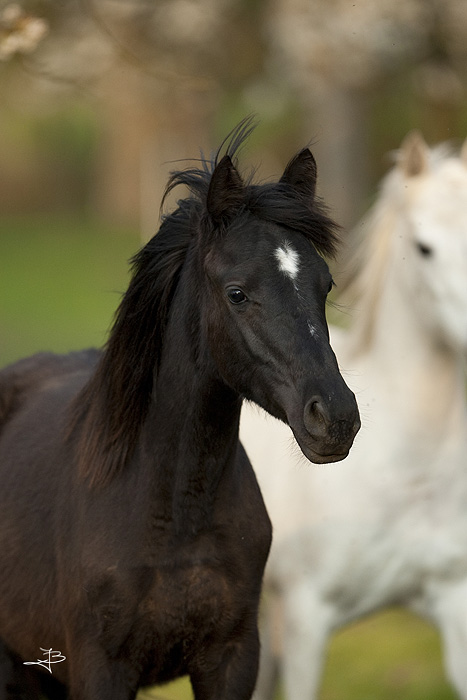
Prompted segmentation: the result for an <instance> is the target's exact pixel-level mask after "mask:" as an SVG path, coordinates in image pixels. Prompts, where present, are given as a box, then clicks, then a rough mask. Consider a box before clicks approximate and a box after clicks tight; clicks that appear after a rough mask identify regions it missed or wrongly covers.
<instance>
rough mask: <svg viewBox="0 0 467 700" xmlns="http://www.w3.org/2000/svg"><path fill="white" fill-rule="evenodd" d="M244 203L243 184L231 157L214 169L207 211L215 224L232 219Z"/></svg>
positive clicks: (223, 160) (226, 156) (222, 160)
mask: <svg viewBox="0 0 467 700" xmlns="http://www.w3.org/2000/svg"><path fill="white" fill-rule="evenodd" d="M242 203H243V182H242V178H241V177H240V175H239V174H238V170H237V169H236V168H235V166H234V164H233V163H232V159H231V158H230V156H228V155H225V156H224V157H223V158H222V159H221V160H220V161H219V163H218V164H217V165H216V167H215V168H214V172H213V174H212V176H211V182H210V183H209V189H208V196H207V202H206V206H207V210H208V213H209V216H210V217H211V220H212V222H213V223H214V224H219V223H220V222H221V221H222V220H225V219H229V218H231V217H232V216H233V215H234V214H235V212H236V211H237V210H238V209H239V208H240V207H241V205H242Z"/></svg>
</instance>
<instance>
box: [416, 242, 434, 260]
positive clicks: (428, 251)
mask: <svg viewBox="0 0 467 700" xmlns="http://www.w3.org/2000/svg"><path fill="white" fill-rule="evenodd" d="M416 245H417V250H418V252H419V253H421V254H422V255H423V256H424V257H425V258H429V257H430V255H433V248H431V247H430V246H429V245H426V244H425V243H420V241H417V243H416Z"/></svg>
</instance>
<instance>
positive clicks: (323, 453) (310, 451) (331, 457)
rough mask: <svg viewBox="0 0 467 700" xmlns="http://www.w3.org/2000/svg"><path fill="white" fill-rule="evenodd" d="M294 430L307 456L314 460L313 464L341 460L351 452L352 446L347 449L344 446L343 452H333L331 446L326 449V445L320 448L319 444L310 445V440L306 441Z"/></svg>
mask: <svg viewBox="0 0 467 700" xmlns="http://www.w3.org/2000/svg"><path fill="white" fill-rule="evenodd" d="M292 432H293V434H294V437H295V440H296V442H297V445H298V446H299V447H300V449H301V451H302V452H303V454H304V455H305V457H306V458H307V459H308V460H309V461H310V462H313V464H331V463H332V462H341V461H342V460H343V459H345V458H346V457H347V456H348V454H349V452H350V447H348V448H347V449H345V448H344V450H342V452H340V451H339V452H332V451H331V450H330V449H329V447H328V448H327V449H326V447H324V446H323V448H319V447H318V446H317V445H313V446H312V445H310V441H309V440H306V441H304V440H302V439H300V437H299V436H298V435H297V434H296V433H295V431H294V430H293V429H292Z"/></svg>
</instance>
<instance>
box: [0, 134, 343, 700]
mask: <svg viewBox="0 0 467 700" xmlns="http://www.w3.org/2000/svg"><path fill="white" fill-rule="evenodd" d="M248 129H249V126H248V124H246V125H243V127H241V128H240V129H238V130H237V131H236V132H235V133H234V136H233V138H232V141H231V142H230V145H228V146H227V150H228V151H229V152H228V153H227V154H226V155H224V157H223V158H216V159H215V161H214V163H213V164H208V163H207V162H206V161H203V162H202V166H201V168H200V169H197V170H190V171H187V172H185V173H176V174H175V175H174V176H173V177H172V180H171V182H170V184H169V189H170V188H171V187H174V186H175V185H178V184H185V185H188V186H189V188H190V190H191V196H190V197H189V198H188V199H185V200H182V201H180V202H179V204H178V208H177V209H176V211H175V212H174V213H173V214H171V215H170V216H168V217H167V218H166V219H165V220H164V222H163V224H162V226H161V229H160V231H159V233H158V234H157V235H156V236H155V237H154V239H153V240H152V241H150V242H149V243H148V244H147V246H145V247H144V248H143V250H142V251H141V252H140V253H139V254H138V255H137V256H136V257H135V259H134V261H133V266H134V273H133V277H132V280H131V283H130V286H129V289H128V291H127V293H126V294H125V296H124V298H123V300H122V303H121V305H120V308H119V310H118V313H117V317H116V320H115V325H114V328H113V330H112V332H111V335H110V338H109V341H108V343H107V346H106V348H105V349H104V351H103V352H102V353H98V352H97V351H85V352H81V353H72V354H71V355H69V356H66V357H60V356H56V355H50V354H43V355H38V356H35V357H33V358H29V359H27V360H22V361H20V362H18V363H17V364H16V365H13V366H11V367H9V368H6V369H5V370H3V371H2V372H0V483H1V486H0V562H1V566H0V700H7V699H8V700H12V699H13V698H16V699H17V700H19V699H20V698H24V699H27V700H38V698H39V687H40V686H42V690H43V692H45V693H46V694H47V695H48V696H49V697H50V698H56V699H58V698H64V697H66V693H67V692H69V694H70V695H69V697H70V698H72V700H97V699H99V700H133V699H134V698H135V696H136V693H137V690H138V688H139V687H141V686H144V685H148V684H153V683H162V682H164V681H167V680H170V679H173V678H176V677H178V676H180V675H183V674H189V675H190V679H191V682H192V686H193V690H194V694H195V697H196V699H197V700H221V699H222V700H248V698H249V697H250V696H251V693H252V691H253V687H254V683H255V678H256V672H257V664H258V650H259V642H258V634H257V620H256V618H257V610H258V601H259V596H260V587H261V579H262V574H263V570H264V565H265V562H266V557H267V553H268V549H269V545H270V540H271V526H270V522H269V519H268V516H267V513H266V511H265V507H264V504H263V501H262V498H261V494H260V492H259V489H258V485H257V483H256V479H255V476H254V472H253V470H252V468H251V465H250V463H249V461H248V458H247V456H246V454H245V452H244V450H243V449H242V447H241V445H240V444H239V442H238V424H239V417H240V409H241V403H242V399H243V397H244V396H246V397H248V398H250V399H253V400H256V401H257V402H258V403H260V405H262V406H263V407H264V408H265V409H267V410H269V411H270V412H272V413H274V414H275V415H277V416H278V417H281V418H283V419H284V420H286V419H287V420H290V423H291V425H292V427H293V429H294V431H295V432H296V434H297V435H299V436H300V439H303V440H304V444H305V448H304V449H308V445H309V447H310V449H311V450H312V449H314V448H316V446H318V448H319V449H320V450H321V452H322V454H331V452H332V451H334V452H336V450H342V449H344V448H346V449H348V447H349V446H350V444H351V440H352V436H353V434H354V432H353V430H354V428H353V426H354V423H355V420H356V407H355V402H354V399H353V397H352V395H351V393H350V392H349V391H348V389H347V388H346V387H345V385H344V383H343V381H342V378H341V377H340V375H339V373H338V369H337V364H336V361H335V358H334V356H333V354H332V352H331V350H330V348H329V345H328V343H327V329H326V323H325V318H324V301H325V296H326V292H327V288H328V286H329V281H330V276H329V272H328V270H327V266H326V264H325V263H324V261H323V260H322V259H321V258H320V257H319V256H318V254H317V253H316V250H315V247H318V248H319V249H320V250H323V251H326V252H328V253H332V252H333V250H334V237H333V225H332V223H331V222H330V221H329V219H327V218H326V216H325V215H324V214H323V212H322V210H321V209H320V207H319V205H317V204H316V200H315V196H314V186H315V182H316V169H315V164H314V160H313V157H312V156H311V154H309V152H308V151H304V152H302V153H301V154H299V156H298V157H297V158H296V159H294V161H292V162H291V164H290V165H289V166H288V168H287V169H286V170H285V172H284V175H283V177H282V179H281V181H280V182H279V183H277V184H275V185H274V184H270V185H261V186H257V185H253V184H247V185H244V184H243V182H242V179H241V177H240V175H239V173H238V171H237V170H236V168H235V167H234V165H233V164H232V160H231V158H232V156H233V154H234V152H235V150H236V149H237V148H238V146H239V145H240V144H241V142H242V138H243V137H244V136H245V135H246V134H247V132H248ZM285 237H286V238H287V239H289V238H290V239H291V240H293V244H294V246H295V247H296V248H297V250H298V251H299V253H300V256H301V257H300V260H301V267H302V268H303V273H302V276H301V279H300V288H301V295H300V297H298V296H297V294H296V292H295V290H294V289H293V286H292V285H291V284H290V281H289V280H287V278H286V277H285V276H284V275H283V274H282V273H281V272H280V271H279V268H278V265H277V260H276V259H275V251H277V248H278V246H280V245H282V244H283V241H284V238H285ZM242 284H243V285H245V286H246V288H248V290H249V294H251V299H247V303H245V304H242V305H239V306H235V305H233V304H231V302H230V301H229V297H228V290H229V289H230V287H231V286H232V285H233V286H237V285H242ZM308 323H313V324H314V326H315V328H316V333H315V337H313V338H312V336H311V334H310V333H309V331H308V325H307V324H308ZM320 393H321V394H322V396H323V399H322V403H323V406H324V403H325V398H324V397H327V396H328V395H332V396H333V402H332V405H330V406H329V407H327V408H326V407H325V408H326V414H325V413H324V409H323V414H322V416H321V417H320V420H319V426H318V428H319V430H318V432H317V433H316V435H314V434H313V426H314V423H313V421H314V418H313V416H314V415H315V414H317V413H319V411H318V410H317V408H316V404H317V403H319V401H321V399H320V400H319V401H317V399H316V397H317V396H318V398H319V395H320ZM310 405H311V406H312V408H313V410H312V411H311V412H310ZM319 405H321V404H320V403H319ZM289 416H290V418H289ZM337 424H339V426H340V427H341V428H342V430H340V431H339V436H338V437H336V435H335V433H336V431H335V429H334V428H335V426H336V425H337ZM333 426H334V428H333ZM308 429H310V430H311V433H309V432H308ZM297 439H298V438H297ZM40 647H45V648H53V649H54V650H60V651H61V652H62V653H63V654H64V655H65V656H66V661H64V662H62V663H59V664H56V665H55V666H54V667H53V674H52V677H50V676H49V674H48V672H44V673H45V675H44V674H42V675H41V672H40V669H38V668H37V667H35V666H27V667H25V666H24V665H23V662H24V661H34V660H36V659H37V658H38V657H40V656H41V652H40V649H39V648H40ZM41 678H42V681H41V680H40V679H41Z"/></svg>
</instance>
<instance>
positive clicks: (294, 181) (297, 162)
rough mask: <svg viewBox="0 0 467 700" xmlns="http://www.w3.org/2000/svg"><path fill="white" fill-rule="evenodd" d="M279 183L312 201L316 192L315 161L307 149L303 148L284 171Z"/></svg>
mask: <svg viewBox="0 0 467 700" xmlns="http://www.w3.org/2000/svg"><path fill="white" fill-rule="evenodd" d="M280 182H285V183H287V184H288V185H291V186H292V187H293V188H294V189H295V190H297V192H299V193H300V194H301V195H304V196H305V197H306V198H309V199H310V200H313V199H314V198H315V191H316V161H315V159H314V157H313V154H312V152H311V151H310V149H309V148H304V149H303V150H302V151H300V153H298V154H297V155H296V156H295V158H292V160H291V161H290V163H289V164H288V165H287V167H286V169H285V170H284V174H283V175H282V177H281V179H280Z"/></svg>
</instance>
